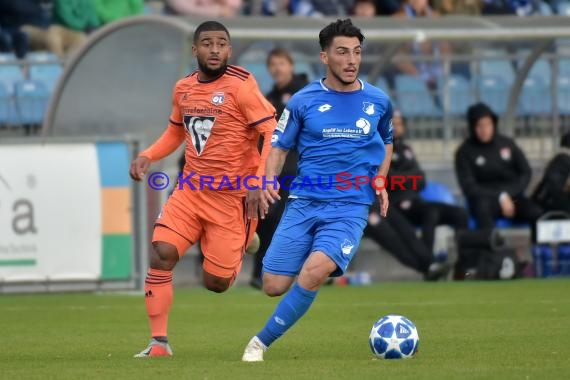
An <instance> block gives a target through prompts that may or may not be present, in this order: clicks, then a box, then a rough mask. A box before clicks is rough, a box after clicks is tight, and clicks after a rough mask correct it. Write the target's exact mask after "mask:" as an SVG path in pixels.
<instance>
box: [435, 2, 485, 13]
mask: <svg viewBox="0 0 570 380" xmlns="http://www.w3.org/2000/svg"><path fill="white" fill-rule="evenodd" d="M432 4H433V7H434V9H435V10H437V11H438V12H439V13H441V14H442V15H469V16H479V15H481V0H434V1H433V3H432Z"/></svg>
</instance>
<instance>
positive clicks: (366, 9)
mask: <svg viewBox="0 0 570 380" xmlns="http://www.w3.org/2000/svg"><path fill="white" fill-rule="evenodd" d="M351 13H352V14H353V15H354V16H356V17H374V16H376V2H375V1H374V0H356V1H355V2H354V6H353V7H352V12H351Z"/></svg>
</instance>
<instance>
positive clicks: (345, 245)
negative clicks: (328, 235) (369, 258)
mask: <svg viewBox="0 0 570 380" xmlns="http://www.w3.org/2000/svg"><path fill="white" fill-rule="evenodd" d="M353 248H354V244H352V242H351V241H350V240H348V239H344V241H343V242H342V245H341V246H340V249H341V250H342V253H344V254H345V255H350V252H352V249H353Z"/></svg>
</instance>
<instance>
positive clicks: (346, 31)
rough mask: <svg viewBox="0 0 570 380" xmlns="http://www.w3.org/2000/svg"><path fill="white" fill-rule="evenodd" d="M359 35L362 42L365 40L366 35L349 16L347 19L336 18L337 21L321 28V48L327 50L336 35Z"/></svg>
mask: <svg viewBox="0 0 570 380" xmlns="http://www.w3.org/2000/svg"><path fill="white" fill-rule="evenodd" d="M339 36H341V37H357V38H358V40H359V41H360V43H362V41H364V35H363V34H362V32H361V31H360V29H359V28H358V27H356V26H354V25H352V21H351V20H350V19H349V18H347V19H345V20H340V19H339V20H336V22H331V23H330V24H328V25H327V26H325V27H324V28H323V30H321V32H320V33H319V44H320V45H321V50H322V51H325V50H327V49H328V48H329V46H330V45H331V44H332V41H333V39H334V38H335V37H339Z"/></svg>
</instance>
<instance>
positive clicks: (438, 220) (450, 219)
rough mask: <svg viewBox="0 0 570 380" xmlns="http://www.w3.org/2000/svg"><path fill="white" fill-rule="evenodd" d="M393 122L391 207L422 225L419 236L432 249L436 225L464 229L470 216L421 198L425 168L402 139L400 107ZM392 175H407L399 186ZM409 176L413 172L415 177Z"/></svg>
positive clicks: (417, 224)
mask: <svg viewBox="0 0 570 380" xmlns="http://www.w3.org/2000/svg"><path fill="white" fill-rule="evenodd" d="M392 123H393V127H394V131H393V133H394V151H393V153H392V162H391V163H390V171H389V172H388V178H389V179H390V182H391V183H390V186H388V193H389V196H390V205H391V209H392V210H393V209H394V208H397V209H399V211H401V212H402V214H403V215H404V216H405V217H406V218H407V219H408V220H409V221H410V222H411V223H412V224H414V225H416V226H419V227H421V229H422V240H423V241H424V243H425V245H426V246H427V247H428V249H429V250H430V252H432V251H433V245H434V239H435V229H436V227H437V226H439V225H449V226H450V227H452V228H454V229H456V230H465V229H467V226H468V218H469V217H468V215H467V211H466V210H465V209H464V208H463V207H458V206H453V205H449V204H444V203H439V202H427V201H425V200H423V199H422V197H421V196H420V191H421V190H423V188H424V187H425V183H426V178H425V172H424V171H423V170H422V169H421V167H420V165H419V164H418V161H417V160H416V156H415V154H414V151H413V150H412V148H411V147H410V146H409V145H407V144H406V141H405V140H404V133H405V126H404V120H403V119H402V115H401V114H400V112H399V111H394V115H393V117H392ZM395 176H398V177H400V178H406V181H405V182H403V184H402V187H400V186H399V185H397V184H396V183H397V182H398V181H397V180H396V181H395V180H394V179H395V178H394V177H395ZM412 176H416V179H415V180H414V179H413V178H412ZM414 182H415V186H414Z"/></svg>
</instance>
